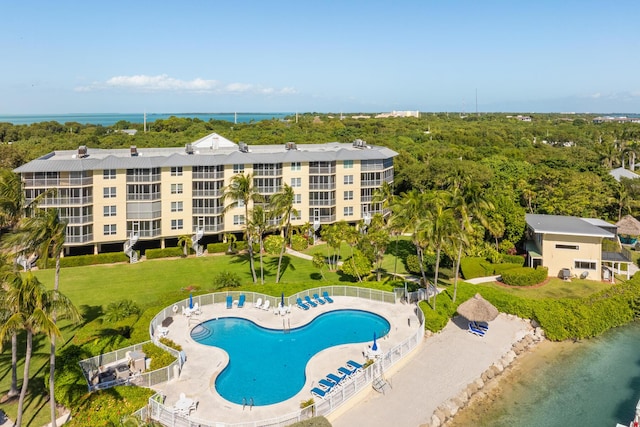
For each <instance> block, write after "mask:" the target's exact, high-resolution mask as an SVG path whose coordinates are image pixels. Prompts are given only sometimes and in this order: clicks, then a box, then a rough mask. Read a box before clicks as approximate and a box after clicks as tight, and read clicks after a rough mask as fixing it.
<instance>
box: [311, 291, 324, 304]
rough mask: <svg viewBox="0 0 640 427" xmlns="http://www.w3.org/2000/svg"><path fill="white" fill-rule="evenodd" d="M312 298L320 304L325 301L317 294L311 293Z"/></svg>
mask: <svg viewBox="0 0 640 427" xmlns="http://www.w3.org/2000/svg"><path fill="white" fill-rule="evenodd" d="M313 299H314V300H316V302H317V303H318V304H320V305H324V303H325V301H324V300H323V299H322V298H320V297H319V296H318V294H313Z"/></svg>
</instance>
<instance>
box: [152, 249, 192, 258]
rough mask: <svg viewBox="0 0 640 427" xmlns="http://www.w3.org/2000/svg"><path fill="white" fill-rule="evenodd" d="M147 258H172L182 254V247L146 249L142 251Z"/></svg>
mask: <svg viewBox="0 0 640 427" xmlns="http://www.w3.org/2000/svg"><path fill="white" fill-rule="evenodd" d="M144 255H145V256H146V257H147V259H156V258H173V257H180V256H183V255H184V250H183V249H182V248H164V249H147V250H146V251H145V253H144Z"/></svg>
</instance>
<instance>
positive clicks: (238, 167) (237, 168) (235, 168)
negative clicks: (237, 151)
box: [233, 165, 244, 175]
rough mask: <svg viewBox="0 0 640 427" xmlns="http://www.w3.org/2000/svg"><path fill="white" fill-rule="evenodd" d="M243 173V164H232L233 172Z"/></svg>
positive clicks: (235, 173)
mask: <svg viewBox="0 0 640 427" xmlns="http://www.w3.org/2000/svg"><path fill="white" fill-rule="evenodd" d="M239 173H244V165H233V174H234V175H237V174H239Z"/></svg>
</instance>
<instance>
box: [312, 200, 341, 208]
mask: <svg viewBox="0 0 640 427" xmlns="http://www.w3.org/2000/svg"><path fill="white" fill-rule="evenodd" d="M335 204H336V199H327V200H309V206H335Z"/></svg>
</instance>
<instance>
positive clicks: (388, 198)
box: [371, 181, 402, 280]
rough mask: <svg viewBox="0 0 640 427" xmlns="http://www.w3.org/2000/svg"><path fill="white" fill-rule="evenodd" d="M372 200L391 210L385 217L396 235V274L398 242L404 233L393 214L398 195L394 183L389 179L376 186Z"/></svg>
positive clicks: (394, 267)
mask: <svg viewBox="0 0 640 427" xmlns="http://www.w3.org/2000/svg"><path fill="white" fill-rule="evenodd" d="M371 201H372V202H374V203H382V209H383V211H386V210H390V211H391V213H390V214H389V215H385V216H384V219H385V225H386V226H387V228H388V229H389V231H390V232H391V234H392V235H394V236H395V237H396V250H395V259H394V262H393V275H394V276H395V275H396V273H397V271H398V242H399V240H400V235H401V234H402V227H399V226H398V221H397V220H396V219H395V218H394V215H393V205H394V203H395V202H396V196H395V194H394V193H393V185H392V184H389V183H388V182H387V181H383V182H382V186H381V187H379V188H376V190H375V191H374V193H373V197H372V199H371ZM378 280H380V279H378Z"/></svg>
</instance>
